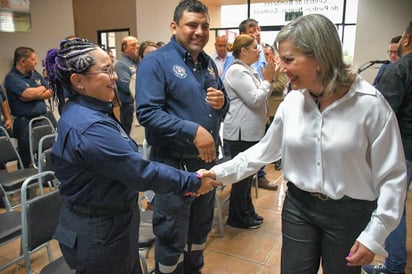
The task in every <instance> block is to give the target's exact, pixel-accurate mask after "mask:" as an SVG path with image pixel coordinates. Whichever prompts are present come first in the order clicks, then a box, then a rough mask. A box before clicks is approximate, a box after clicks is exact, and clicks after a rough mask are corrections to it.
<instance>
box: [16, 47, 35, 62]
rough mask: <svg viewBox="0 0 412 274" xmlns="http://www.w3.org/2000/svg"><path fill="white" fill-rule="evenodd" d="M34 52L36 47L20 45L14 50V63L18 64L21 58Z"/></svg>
mask: <svg viewBox="0 0 412 274" xmlns="http://www.w3.org/2000/svg"><path fill="white" fill-rule="evenodd" d="M33 52H34V49H32V48H29V47H18V48H16V49H15V50H14V65H16V64H17V63H18V62H19V61H20V60H21V59H25V58H28V57H30V55H31V54H32V53H33Z"/></svg>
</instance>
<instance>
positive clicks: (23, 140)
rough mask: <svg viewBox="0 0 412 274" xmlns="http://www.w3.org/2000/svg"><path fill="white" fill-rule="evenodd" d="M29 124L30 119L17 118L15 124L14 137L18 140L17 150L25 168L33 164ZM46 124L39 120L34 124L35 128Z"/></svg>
mask: <svg viewBox="0 0 412 274" xmlns="http://www.w3.org/2000/svg"><path fill="white" fill-rule="evenodd" d="M29 123H30V118H28V117H16V119H14V122H13V136H14V137H15V138H16V139H17V149H18V151H19V154H20V157H21V160H22V162H23V165H24V167H25V168H27V167H29V166H30V163H31V157H30V139H29V138H30V135H29ZM46 123H47V122H46V121H41V120H39V121H36V122H34V123H33V126H39V125H43V124H46Z"/></svg>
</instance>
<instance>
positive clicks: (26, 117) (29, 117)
mask: <svg viewBox="0 0 412 274" xmlns="http://www.w3.org/2000/svg"><path fill="white" fill-rule="evenodd" d="M43 115H44V114H39V115H34V116H15V119H26V120H31V119H33V118H36V117H40V116H43Z"/></svg>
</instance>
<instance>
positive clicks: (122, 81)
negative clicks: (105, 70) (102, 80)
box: [115, 55, 138, 104]
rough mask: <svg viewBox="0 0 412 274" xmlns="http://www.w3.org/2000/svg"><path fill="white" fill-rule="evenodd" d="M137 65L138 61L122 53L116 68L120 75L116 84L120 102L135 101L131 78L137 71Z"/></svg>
mask: <svg viewBox="0 0 412 274" xmlns="http://www.w3.org/2000/svg"><path fill="white" fill-rule="evenodd" d="M137 66H138V63H137V62H136V61H134V60H133V59H132V58H130V57H129V56H126V55H122V57H120V59H119V61H117V63H116V65H115V70H116V74H117V77H118V79H117V81H116V86H117V93H118V96H119V101H120V103H123V104H133V103H134V98H133V96H134V94H131V93H130V89H129V84H130V78H131V77H132V75H133V74H135V73H136V70H137Z"/></svg>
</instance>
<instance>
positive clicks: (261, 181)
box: [258, 177, 278, 190]
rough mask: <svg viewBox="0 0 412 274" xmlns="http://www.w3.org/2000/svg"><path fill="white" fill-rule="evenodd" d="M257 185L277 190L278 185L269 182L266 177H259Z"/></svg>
mask: <svg viewBox="0 0 412 274" xmlns="http://www.w3.org/2000/svg"><path fill="white" fill-rule="evenodd" d="M258 186H259V187H260V188H264V189H269V190H277V189H278V186H277V185H276V184H275V183H271V182H270V181H269V180H268V179H266V177H260V178H259V180H258Z"/></svg>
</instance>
